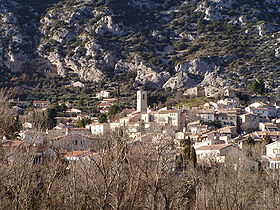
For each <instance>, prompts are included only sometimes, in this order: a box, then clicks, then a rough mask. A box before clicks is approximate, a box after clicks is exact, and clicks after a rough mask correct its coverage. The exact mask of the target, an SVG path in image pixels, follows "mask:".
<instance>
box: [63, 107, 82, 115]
mask: <svg viewBox="0 0 280 210" xmlns="http://www.w3.org/2000/svg"><path fill="white" fill-rule="evenodd" d="M66 112H67V113H75V114H80V113H82V111H81V110H79V109H75V108H72V109H69V110H67V111H66Z"/></svg>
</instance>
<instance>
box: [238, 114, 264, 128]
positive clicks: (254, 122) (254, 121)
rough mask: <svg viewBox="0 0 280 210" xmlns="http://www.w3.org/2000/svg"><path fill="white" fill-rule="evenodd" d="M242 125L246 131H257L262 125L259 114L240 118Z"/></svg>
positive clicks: (245, 115)
mask: <svg viewBox="0 0 280 210" xmlns="http://www.w3.org/2000/svg"><path fill="white" fill-rule="evenodd" d="M238 117H239V119H240V123H241V125H240V126H241V129H242V130H244V131H249V132H250V131H254V130H257V129H258V127H259V123H260V117H259V115H257V114H251V113H245V114H241V115H239V116H238Z"/></svg>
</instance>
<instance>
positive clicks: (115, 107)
mask: <svg viewBox="0 0 280 210" xmlns="http://www.w3.org/2000/svg"><path fill="white" fill-rule="evenodd" d="M120 110H121V108H120V107H119V106H118V105H116V104H114V105H113V106H110V107H109V110H108V116H109V118H110V119H112V118H113V117H114V116H115V115H116V114H117V113H118V112H119V111H120Z"/></svg>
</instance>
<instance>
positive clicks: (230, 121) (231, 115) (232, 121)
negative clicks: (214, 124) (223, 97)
mask: <svg viewBox="0 0 280 210" xmlns="http://www.w3.org/2000/svg"><path fill="white" fill-rule="evenodd" d="M237 116H238V115H237V113H236V112H220V113H218V114H217V115H216V120H218V121H220V122H221V125H222V126H223V127H224V126H236V125H237Z"/></svg>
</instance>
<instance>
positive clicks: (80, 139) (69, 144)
mask: <svg viewBox="0 0 280 210" xmlns="http://www.w3.org/2000/svg"><path fill="white" fill-rule="evenodd" d="M50 144H51V145H52V146H53V147H55V148H57V149H59V150H65V151H68V152H71V151H81V150H88V149H90V148H91V146H92V144H93V140H92V139H91V138H89V137H86V136H82V135H79V134H68V135H64V136H58V137H55V138H52V139H51V140H50Z"/></svg>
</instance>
